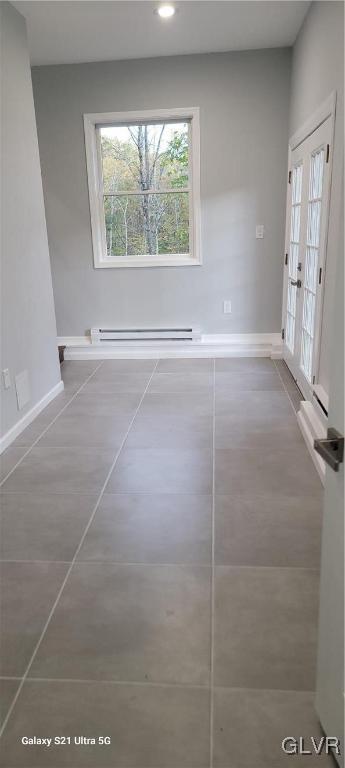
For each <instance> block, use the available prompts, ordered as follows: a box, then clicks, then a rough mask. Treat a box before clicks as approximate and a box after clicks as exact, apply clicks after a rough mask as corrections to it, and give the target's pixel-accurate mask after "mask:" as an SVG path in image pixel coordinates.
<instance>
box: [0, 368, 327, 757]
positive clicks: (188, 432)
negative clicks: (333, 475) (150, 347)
mask: <svg viewBox="0 0 345 768" xmlns="http://www.w3.org/2000/svg"><path fill="white" fill-rule="evenodd" d="M62 373H63V378H64V381H65V391H64V393H63V394H62V395H60V396H59V397H58V398H57V399H56V400H55V401H54V402H53V403H52V404H51V405H50V406H48V408H47V409H46V410H45V411H44V413H42V414H41V415H40V416H39V417H38V418H37V419H36V421H35V422H34V423H33V424H32V425H30V427H28V429H27V430H26V431H25V432H24V433H23V434H22V435H20V437H19V438H18V440H17V441H16V443H14V444H13V446H12V447H11V448H10V449H8V451H7V452H6V453H5V455H4V457H3V467H2V472H3V478H4V482H3V486H2V492H3V496H2V564H1V565H2V572H3V575H2V595H3V598H2V619H3V621H2V654H1V657H2V668H1V675H2V678H1V679H0V684H1V690H2V700H1V716H2V719H3V722H4V725H3V735H2V749H1V758H0V764H1V766H2V767H3V768H84V767H85V768H87V767H88V768H102V767H107V768H210V766H211V768H280V766H283V765H288V764H289V761H290V762H291V757H288V756H286V755H285V756H284V754H283V752H282V750H281V746H280V745H281V741H282V738H284V736H290V735H291V734H293V735H295V736H297V737H298V736H305V737H310V736H318V735H319V734H320V727H319V724H318V722H317V718H316V716H315V714H314V710H313V689H314V686H315V655H316V628H317V606H318V568H319V557H320V532H321V512H322V489H321V485H320V482H319V480H318V477H317V475H316V472H315V470H314V467H313V465H312V463H311V460H310V458H309V455H308V453H307V450H306V447H305V445H304V443H303V440H302V438H301V435H300V432H299V429H298V426H297V423H296V416H295V413H294V409H295V408H297V407H298V402H299V399H300V394H299V392H298V390H297V388H296V387H295V385H294V382H293V380H292V379H291V377H290V375H289V374H288V372H287V370H285V368H284V365H283V364H282V363H281V362H277V363H274V362H272V361H271V360H268V359H266V358H258V359H256V358H245V359H243V358H242V359H241V358H238V359H219V360H216V361H213V360H191V359H188V360H182V359H174V360H160V361H150V360H119V361H116V360H112V361H104V362H101V363H100V362H98V361H97V362H92V361H91V362H67V363H64V365H63V368H62ZM22 736H29V737H30V736H31V737H32V736H36V737H55V736H65V737H70V738H71V742H72V743H71V744H68V743H66V744H65V745H59V746H57V745H55V746H54V745H53V746H51V747H50V748H47V747H43V746H38V745H32V746H24V745H23V744H22V743H21V738H22ZM80 736H84V737H87V738H95V739H96V740H97V739H98V738H99V737H104V736H110V737H111V744H110V745H105V746H102V745H100V744H96V745H84V746H80V745H76V744H74V743H73V739H74V737H80ZM295 763H296V765H297V764H298V765H299V766H301V768H303V766H309V765H310V758H308V757H297V758H294V764H295ZM317 764H318V765H319V766H320V768H322V766H326V765H332V762H331V760H330V758H326V757H324V756H323V757H319V758H318V763H317Z"/></svg>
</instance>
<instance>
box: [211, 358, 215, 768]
mask: <svg viewBox="0 0 345 768" xmlns="http://www.w3.org/2000/svg"><path fill="white" fill-rule="evenodd" d="M215 445H216V361H215V359H214V360H213V414H212V533H211V659H210V768H212V767H213V720H214V717H213V715H214V692H213V685H214V647H213V646H214V597H215V594H214V593H215V585H214V546H215V541H214V534H215V524H214V516H215Z"/></svg>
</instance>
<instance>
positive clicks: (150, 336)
mask: <svg viewBox="0 0 345 768" xmlns="http://www.w3.org/2000/svg"><path fill="white" fill-rule="evenodd" d="M200 339H201V332H200V328H195V327H194V328H192V327H191V326H186V327H185V328H91V343H92V344H109V343H110V344H111V343H113V344H118V343H119V342H124V341H125V342H130V341H135V342H138V341H143V342H145V341H199V340H200Z"/></svg>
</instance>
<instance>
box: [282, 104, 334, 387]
mask: <svg viewBox="0 0 345 768" xmlns="http://www.w3.org/2000/svg"><path fill="white" fill-rule="evenodd" d="M332 131H333V123H332V119H331V117H329V118H328V119H327V120H325V121H324V122H323V123H322V125H320V126H319V127H318V128H317V129H316V130H315V131H314V132H313V133H311V135H309V136H308V137H307V138H306V139H305V140H304V141H303V142H301V143H300V144H299V145H298V146H297V147H296V148H295V149H293V150H292V151H291V155H290V171H289V185H288V201H287V225H286V254H285V275H284V297H283V334H282V335H283V341H284V346H283V357H284V360H285V362H286V363H287V365H288V367H289V368H290V370H291V373H292V375H293V377H294V378H295V379H296V381H297V384H298V386H299V388H300V389H301V391H302V393H303V395H304V396H305V397H306V398H307V397H308V395H309V394H310V392H311V390H312V387H313V384H315V383H317V380H318V379H317V377H318V363H319V346H320V335H321V317H322V295H323V285H324V279H325V257H326V245H327V229H328V209H329V189H330V174H331V162H330V159H331V136H332Z"/></svg>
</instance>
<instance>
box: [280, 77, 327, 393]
mask: <svg viewBox="0 0 345 768" xmlns="http://www.w3.org/2000/svg"><path fill="white" fill-rule="evenodd" d="M336 100H337V94H336V91H332V93H331V94H330V96H328V98H327V99H325V101H324V102H323V103H322V104H321V105H320V106H319V107H318V108H317V109H316V110H315V112H313V114H312V115H311V116H310V117H309V118H308V119H307V120H306V121H305V123H303V125H302V126H301V128H299V129H298V130H297V131H296V132H295V133H294V134H293V135H292V136H291V138H290V139H289V152H288V169H289V171H290V169H291V168H292V153H293V151H294V150H295V149H297V147H299V145H300V144H302V142H304V141H305V139H307V138H308V137H309V136H311V135H312V134H313V133H314V131H316V130H317V129H318V128H319V127H320V126H321V125H322V124H323V123H324V122H325V121H326V120H328V118H330V119H331V146H330V156H329V164H330V166H329V167H330V173H329V179H328V184H327V188H326V196H325V213H326V236H325V254H324V265H323V280H322V286H321V293H320V298H319V302H318V306H317V314H316V321H315V353H314V374H315V382H314V384H315V385H317V384H318V375H319V365H320V348H321V345H320V340H321V330H322V316H323V297H324V287H325V277H326V268H327V243H328V229H329V210H330V197H331V187H332V164H333V146H334V129H335V115H336ZM289 175H290V174H289V173H288V174H287V189H286V200H287V206H286V224H285V250H284V253H285V254H288V253H289V248H290V219H291V184H290V183H289ZM285 265H286V258H285V255H284V283H283V302H282V328H285V318H286V304H287V282H288V270H287V269H286V267H285ZM303 379H304V377H303ZM299 383H300V385H302V387H303V395H304V397H305V398H306V399H311V398H312V395H313V385H310V386H309V385H307V383H306V382H304V380H303V381H301V382H299Z"/></svg>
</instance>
